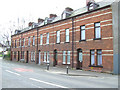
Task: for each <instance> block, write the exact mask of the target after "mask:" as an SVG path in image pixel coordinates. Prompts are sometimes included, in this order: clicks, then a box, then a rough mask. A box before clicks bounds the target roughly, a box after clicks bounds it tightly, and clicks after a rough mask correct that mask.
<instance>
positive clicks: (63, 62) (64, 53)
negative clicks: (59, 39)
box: [63, 51, 66, 64]
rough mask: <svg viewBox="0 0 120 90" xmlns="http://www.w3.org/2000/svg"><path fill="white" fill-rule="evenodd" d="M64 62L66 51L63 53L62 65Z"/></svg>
mask: <svg viewBox="0 0 120 90" xmlns="http://www.w3.org/2000/svg"><path fill="white" fill-rule="evenodd" d="M65 60H66V51H63V64H65Z"/></svg>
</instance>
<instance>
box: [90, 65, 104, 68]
mask: <svg viewBox="0 0 120 90" xmlns="http://www.w3.org/2000/svg"><path fill="white" fill-rule="evenodd" d="M89 67H100V68H103V66H93V65H89Z"/></svg>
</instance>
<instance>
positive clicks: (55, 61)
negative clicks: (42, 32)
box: [53, 49, 57, 66]
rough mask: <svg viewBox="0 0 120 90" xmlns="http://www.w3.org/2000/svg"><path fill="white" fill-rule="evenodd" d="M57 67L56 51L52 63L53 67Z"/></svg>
mask: <svg viewBox="0 0 120 90" xmlns="http://www.w3.org/2000/svg"><path fill="white" fill-rule="evenodd" d="M56 65H57V50H56V49H55V50H54V61H53V66H56Z"/></svg>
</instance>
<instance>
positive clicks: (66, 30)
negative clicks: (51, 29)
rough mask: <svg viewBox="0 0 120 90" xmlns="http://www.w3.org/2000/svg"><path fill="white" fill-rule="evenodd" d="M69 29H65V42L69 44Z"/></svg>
mask: <svg viewBox="0 0 120 90" xmlns="http://www.w3.org/2000/svg"><path fill="white" fill-rule="evenodd" d="M69 33H70V32H69V29H65V42H69V41H70V36H69Z"/></svg>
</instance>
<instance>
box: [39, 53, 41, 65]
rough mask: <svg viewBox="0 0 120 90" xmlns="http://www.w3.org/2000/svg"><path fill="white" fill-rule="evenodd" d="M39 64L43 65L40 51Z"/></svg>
mask: <svg viewBox="0 0 120 90" xmlns="http://www.w3.org/2000/svg"><path fill="white" fill-rule="evenodd" d="M39 64H41V54H40V51H39Z"/></svg>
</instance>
